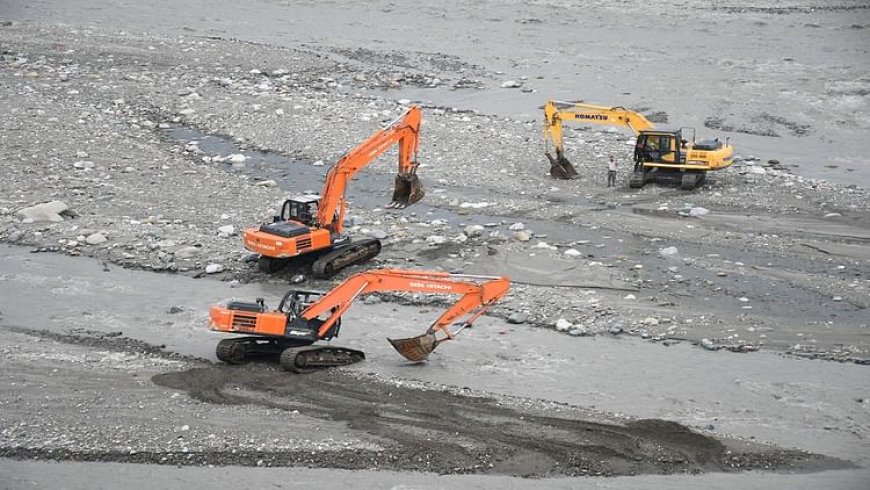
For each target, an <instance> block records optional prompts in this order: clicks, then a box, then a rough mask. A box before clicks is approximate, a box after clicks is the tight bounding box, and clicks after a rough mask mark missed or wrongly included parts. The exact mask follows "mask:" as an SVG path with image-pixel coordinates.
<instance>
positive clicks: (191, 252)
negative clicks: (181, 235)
mask: <svg viewBox="0 0 870 490" xmlns="http://www.w3.org/2000/svg"><path fill="white" fill-rule="evenodd" d="M201 252H202V250H200V248H199V247H194V246H192V245H190V246H187V247H182V248H180V249H178V250H176V251H175V257H176V258H179V259H191V258H193V257H196V256H197V255H199V254H200V253H201Z"/></svg>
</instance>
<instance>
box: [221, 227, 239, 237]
mask: <svg viewBox="0 0 870 490" xmlns="http://www.w3.org/2000/svg"><path fill="white" fill-rule="evenodd" d="M235 234H236V228H235V227H234V226H233V225H223V226H221V227H220V228H218V236H219V237H223V238H227V237H231V236H233V235H235Z"/></svg>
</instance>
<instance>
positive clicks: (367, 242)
mask: <svg viewBox="0 0 870 490" xmlns="http://www.w3.org/2000/svg"><path fill="white" fill-rule="evenodd" d="M379 253H381V241H380V240H378V239H377V238H362V239H355V240H353V241H351V242H349V243H346V244H344V245H341V246H339V247H335V248H333V249H332V250H331V251H329V252H327V253H326V254H324V255H322V256H320V257H319V258H318V259H317V260H315V261H314V264H312V265H311V272H312V273H313V274H314V275H315V276H317V277H323V278H329V277H332V276H334V275H335V274H337V273H338V271H340V270H342V269H344V268H345V267H348V266H351V265H354V264H361V263H363V262H365V261H367V260H370V259H373V258H374V257H377V255H378V254H379Z"/></svg>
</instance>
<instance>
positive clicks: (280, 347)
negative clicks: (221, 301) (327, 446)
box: [209, 269, 510, 372]
mask: <svg viewBox="0 0 870 490" xmlns="http://www.w3.org/2000/svg"><path fill="white" fill-rule="evenodd" d="M509 289H510V281H509V280H508V278H506V277H490V276H472V275H462V274H449V273H446V272H434V271H415V270H404V269H377V270H371V271H368V272H361V273H359V274H356V275H354V276H351V277H349V278H348V279H346V280H345V281H343V282H342V283H340V284H339V285H338V286H336V287H335V288H333V289H332V290H331V291H329V292H320V291H307V290H291V291H288V292H287V294H285V295H284V297H283V298H282V299H281V302H280V303H279V305H278V307H277V308H276V309H275V310H271V311H270V310H269V309H268V308H266V305H265V302H264V301H263V300H261V299H258V300H257V301H256V302H253V303H251V302H239V301H232V302H229V303H227V304H226V305H225V306H223V305H215V306H212V307H211V310H210V312H209V317H210V321H209V328H211V329H212V330H215V331H219V332H225V333H240V334H247V335H248V336H247V337H236V338H231V339H224V340H221V341H220V343H218V347H217V357H218V359H219V360H221V361H223V362H227V363H230V364H238V363H243V362H246V361H247V360H250V359H253V358H257V357H268V356H271V357H276V356H277V357H279V358H280V362H281V365H282V366H283V367H284V368H285V369H287V370H291V371H296V372H309V371H311V370H317V369H323V368H327V367H335V366H346V365H348V364H353V363H355V362H359V361H361V360H363V359H365V354H363V353H362V352H361V351H358V350H354V349H348V348H345V347H336V346H318V345H312V344H314V343H316V342H318V341H323V340H331V339H333V338H335V337H338V334H339V329H340V327H341V316H342V315H343V314H344V312H345V311H347V309H348V308H350V306H351V305H352V304H353V302H354V301H355V300H356V299H358V298H360V297H362V296H365V295H366V294H370V293H375V292H380V291H407V292H416V293H428V294H455V295H461V298H460V299H459V300H458V301H457V302H456V303H454V304H453V305H452V306H450V307H449V308H448V309H447V310H446V311H445V312H444V313H442V314H441V315H440V316H439V317H438V318H437V319H436V320H435V322H433V323H432V325H430V326H429V328H428V329H426V332H425V333H424V334H422V335H418V336H416V337H410V338H405V339H387V340H389V342H390V344H391V345H392V346H393V347H394V348H395V349H396V350H397V351H398V352H399V353H400V354H401V355H402V356H404V357H405V358H406V359H408V360H409V361H412V362H420V361H424V360H426V358H428V356H429V354H431V353H432V351H434V350H435V348H436V347H438V346H439V345H440V344H442V343H444V342H447V341H449V340H452V339H453V338H454V337H455V336H456V335H457V334H459V333H460V332H461V331H462V330H464V329H466V328H469V327H471V325H472V323H473V322H474V321H475V320H477V318H479V317H480V316H481V315H483V314H484V313H485V312H486V311H487V310H488V309H489V308H490V307H491V306H492V305H493V304H494V303H495V302H496V301H498V300H499V299H501V298H502V297H504V295H505V294H507V292H508V290H509ZM451 326H454V327H456V328H455V329H453V330H451Z"/></svg>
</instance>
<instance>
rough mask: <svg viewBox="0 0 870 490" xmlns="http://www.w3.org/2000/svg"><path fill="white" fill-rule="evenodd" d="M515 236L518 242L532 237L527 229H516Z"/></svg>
mask: <svg viewBox="0 0 870 490" xmlns="http://www.w3.org/2000/svg"><path fill="white" fill-rule="evenodd" d="M513 236H514V240H516V241H518V242H527V241H529V240H531V239H532V235H530V234H529V232H527V231H525V230H520V231H515V232H514V235H513Z"/></svg>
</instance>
